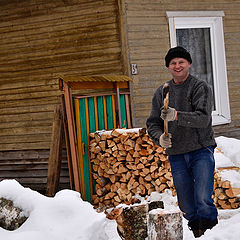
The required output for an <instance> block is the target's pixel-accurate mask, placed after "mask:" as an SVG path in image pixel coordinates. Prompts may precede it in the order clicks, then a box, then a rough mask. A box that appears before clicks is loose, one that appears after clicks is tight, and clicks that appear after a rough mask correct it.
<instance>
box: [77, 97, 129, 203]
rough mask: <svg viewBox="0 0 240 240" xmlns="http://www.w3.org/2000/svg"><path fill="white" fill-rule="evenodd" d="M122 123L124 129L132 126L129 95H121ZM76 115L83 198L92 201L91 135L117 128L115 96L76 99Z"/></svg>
mask: <svg viewBox="0 0 240 240" xmlns="http://www.w3.org/2000/svg"><path fill="white" fill-rule="evenodd" d="M120 109H121V123H122V126H123V127H124V128H128V127H131V126H128V125H130V124H129V123H130V119H129V118H130V114H129V103H128V94H120ZM74 114H75V122H76V132H77V144H78V155H79V168H80V169H79V172H80V180H81V194H82V198H83V199H84V200H87V201H89V202H90V201H91V196H92V194H93V185H94V183H93V178H92V174H91V164H90V156H89V151H88V146H89V133H92V132H95V131H97V130H103V129H105V130H111V129H114V128H117V120H116V119H117V118H116V107H115V96H114V95H103V96H85V97H74Z"/></svg>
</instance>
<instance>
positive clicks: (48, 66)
mask: <svg viewBox="0 0 240 240" xmlns="http://www.w3.org/2000/svg"><path fill="white" fill-rule="evenodd" d="M0 9H1V11H0V35H1V38H0V53H1V54H0V72H1V74H0V156H1V157H0V179H5V178H9V177H11V178H16V179H18V180H20V182H21V183H23V184H24V185H26V186H32V185H34V186H35V189H36V188H37V186H40V185H41V186H43V185H42V184H43V183H46V176H47V163H48V156H49V147H50V141H51V129H52V121H53V112H54V108H55V105H56V104H58V103H59V102H60V94H61V92H60V91H59V89H58V77H59V76H61V75H62V76H76V75H96V74H122V64H121V46H120V35H119V26H118V24H119V21H118V4H117V1H116V0H67V1H62V0H51V1H49V0H40V1H35V0H21V1H19V0H11V1H7V0H2V1H0ZM64 171H65V175H67V170H66V168H65V169H64ZM31 181H32V183H33V184H32V185H31V184H30V183H31ZM64 181H65V180H64ZM64 181H63V182H64ZM65 182H66V181H65ZM38 184H39V185H38Z"/></svg>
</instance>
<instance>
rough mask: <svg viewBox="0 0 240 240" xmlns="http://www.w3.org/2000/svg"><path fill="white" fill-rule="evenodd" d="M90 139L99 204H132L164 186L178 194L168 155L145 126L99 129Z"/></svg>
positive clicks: (95, 202)
mask: <svg viewBox="0 0 240 240" xmlns="http://www.w3.org/2000/svg"><path fill="white" fill-rule="evenodd" d="M90 138H91V139H90V159H91V164H92V171H93V177H94V179H95V180H96V184H95V192H96V194H95V195H94V196H93V204H94V205H95V206H96V207H106V206H107V207H112V206H117V205H118V204H120V203H125V204H131V203H133V202H134V199H135V198H134V196H136V195H140V196H146V195H150V194H151V192H154V191H158V192H163V191H164V190H165V189H171V190H172V192H173V195H175V194H176V193H175V189H174V186H173V180H172V174H171V171H170V164H169V161H168V158H167V155H166V154H165V151H164V149H163V148H162V147H159V146H156V145H154V143H153V142H152V140H151V139H150V138H149V136H148V135H147V134H146V129H139V130H138V131H136V132H133V131H129V132H128V131H123V132H119V131H117V130H113V131H112V132H110V133H109V132H107V133H104V132H103V133H98V132H96V133H93V134H90Z"/></svg>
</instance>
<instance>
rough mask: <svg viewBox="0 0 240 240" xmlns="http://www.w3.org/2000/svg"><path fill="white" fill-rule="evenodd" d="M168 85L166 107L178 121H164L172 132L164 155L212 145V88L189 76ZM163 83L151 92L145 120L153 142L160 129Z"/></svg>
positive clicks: (162, 125) (161, 130) (161, 126)
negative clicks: (170, 140) (175, 112)
mask: <svg viewBox="0 0 240 240" xmlns="http://www.w3.org/2000/svg"><path fill="white" fill-rule="evenodd" d="M168 84H169V107H172V108H175V109H176V110H177V112H178V120H175V121H171V122H168V131H169V133H170V134H171V135H172V147H171V148H168V149H166V153H167V154H168V155H175V154H182V153H187V152H191V151H194V150H198V149H201V148H203V147H207V146H213V147H215V146H216V142H215V139H214V133H213V129H212V115H211V113H212V91H211V88H210V86H209V85H208V84H207V83H206V82H204V81H200V80H198V79H196V78H195V77H193V76H191V75H189V76H188V78H187V79H186V80H185V81H184V82H183V83H182V84H174V82H173V80H170V81H168ZM162 91H163V85H162V86H160V87H159V88H158V89H157V90H156V92H155V93H154V96H153V99H152V111H151V114H150V116H149V118H148V119H147V122H146V125H147V131H148V134H149V136H150V138H151V139H152V140H153V141H154V143H155V144H156V145H159V137H160V135H161V134H162V133H163V132H164V121H163V120H162V119H161V117H160V115H161V108H162V107H163V96H162Z"/></svg>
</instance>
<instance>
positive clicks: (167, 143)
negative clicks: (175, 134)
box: [159, 133, 172, 148]
mask: <svg viewBox="0 0 240 240" xmlns="http://www.w3.org/2000/svg"><path fill="white" fill-rule="evenodd" d="M171 137H172V135H171V134H170V133H169V134H168V136H166V135H165V133H163V134H162V135H161V136H160V138H159V143H160V145H161V146H162V147H163V148H170V147H172V141H171Z"/></svg>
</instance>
